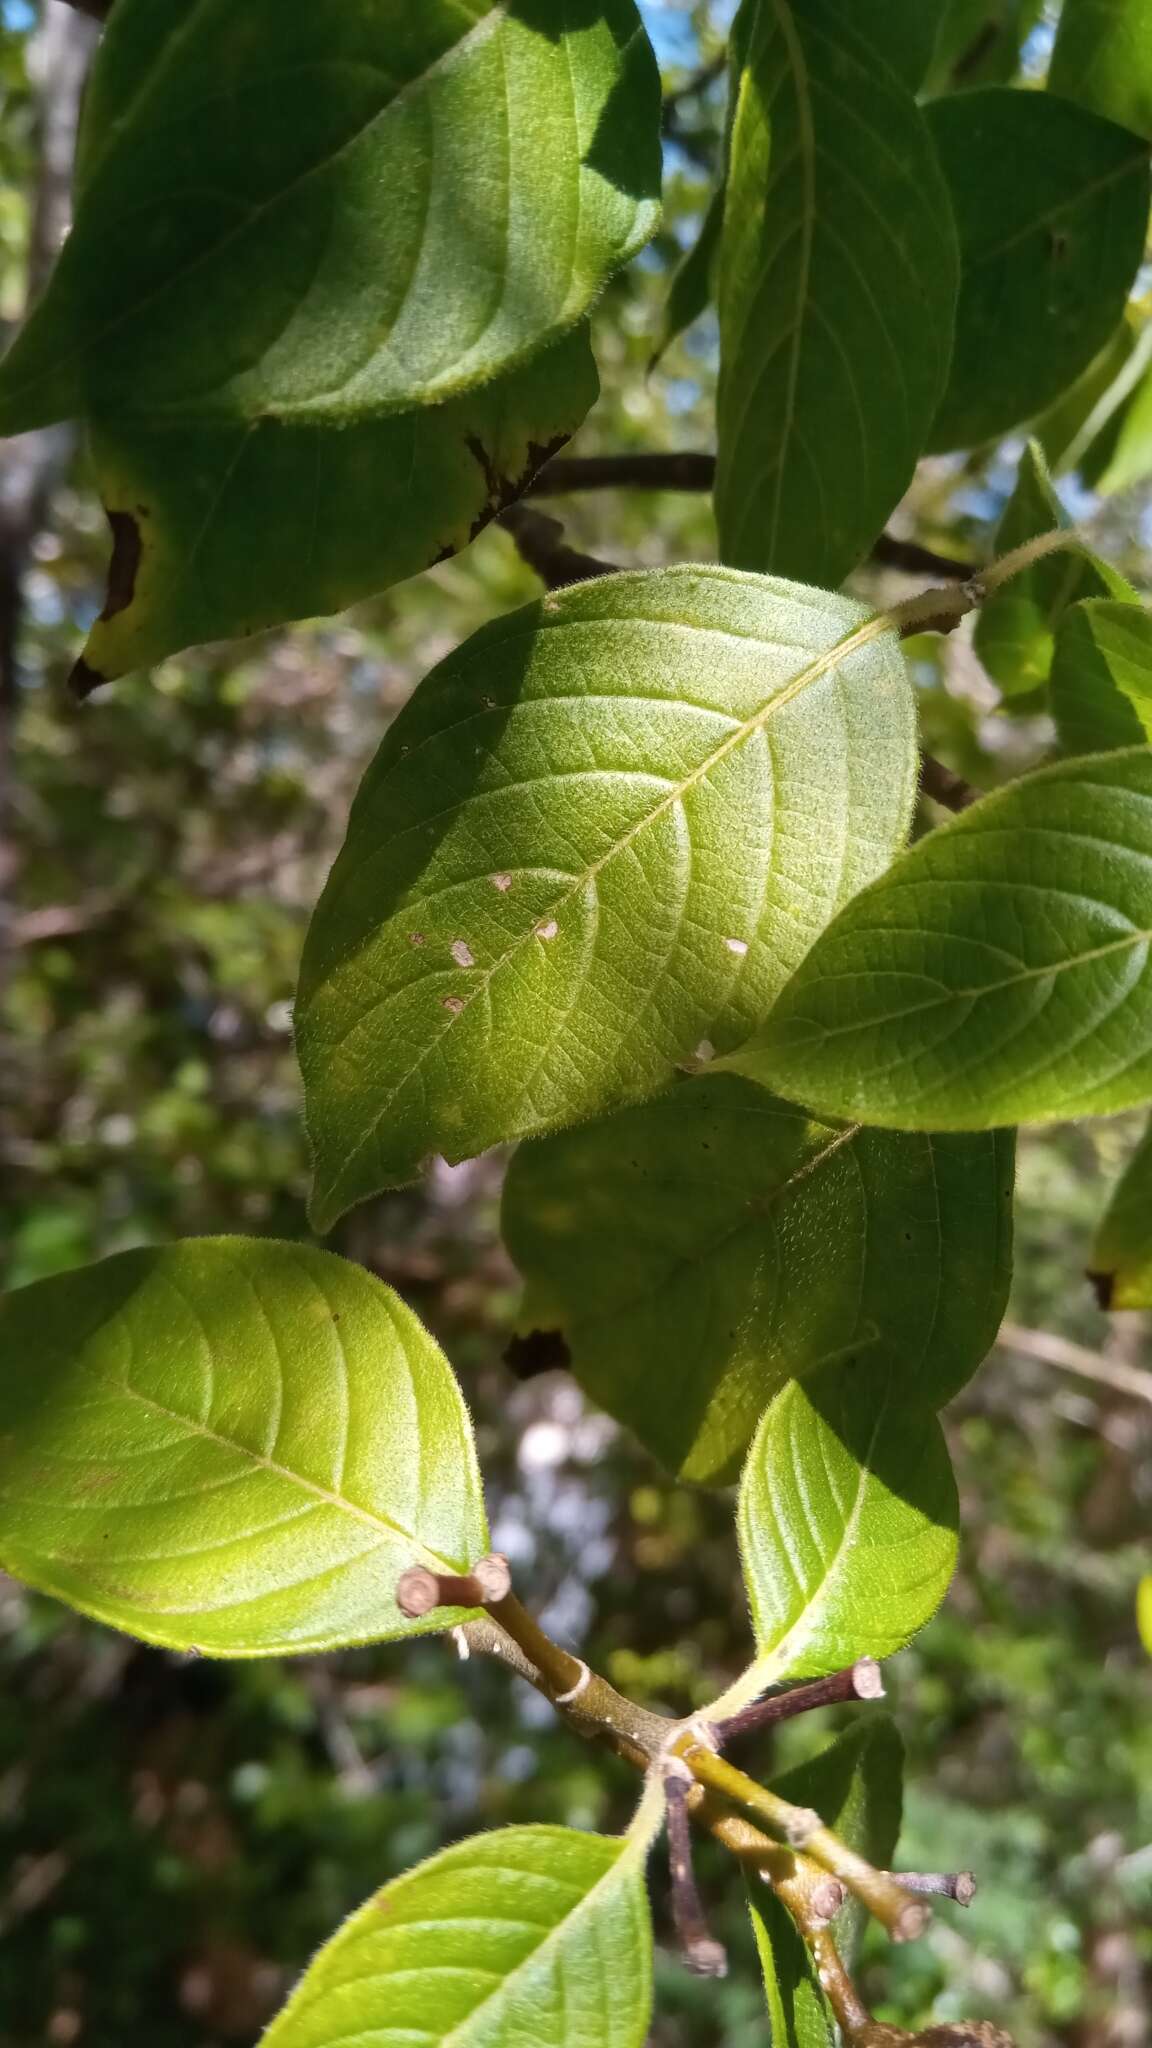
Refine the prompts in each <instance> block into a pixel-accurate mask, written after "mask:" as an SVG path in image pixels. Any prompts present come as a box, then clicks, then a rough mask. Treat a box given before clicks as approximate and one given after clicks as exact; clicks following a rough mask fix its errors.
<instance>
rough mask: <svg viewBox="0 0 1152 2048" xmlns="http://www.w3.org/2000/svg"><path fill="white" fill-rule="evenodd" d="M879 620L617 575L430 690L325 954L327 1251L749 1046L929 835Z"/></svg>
mask: <svg viewBox="0 0 1152 2048" xmlns="http://www.w3.org/2000/svg"><path fill="white" fill-rule="evenodd" d="M866 618H867V615H866V614H865V613H864V611H863V610H862V609H861V607H859V606H857V605H855V604H853V603H851V602H850V601H848V600H846V599H842V598H836V597H829V596H827V595H826V594H824V593H821V592H817V591H813V590H806V589H803V588H801V587H799V586H796V585H791V584H783V583H777V582H769V581H767V580H761V579H759V578H755V577H748V576H741V575H739V574H737V573H736V572H734V571H731V570H722V569H667V570H659V571H653V572H649V573H639V574H635V575H627V576H615V577H605V578H603V579H599V580H597V581H595V582H589V583H585V584H582V585H579V586H577V587H575V588H573V589H570V590H566V591H563V592H561V593H558V594H557V595H555V596H553V597H550V598H547V599H545V600H544V601H543V602H542V603H540V604H537V605H533V606H530V607H528V608H526V609H525V610H523V611H518V612H514V613H512V614H511V615H509V616H508V617H506V618H503V619H498V620H496V621H494V622H493V623H492V624H490V625H488V626H486V627H485V628H484V629H483V630H482V631H481V632H479V633H477V634H475V635H474V636H473V638H472V639H471V640H469V641H468V642H466V644H465V645H464V646H463V647H462V648H460V649H459V650H458V651H457V652H456V653H455V654H453V655H451V656H450V657H449V658H448V660H447V661H445V662H442V663H441V665H440V667H439V668H437V669H435V670H434V671H433V672H432V674H431V675H430V676H428V677H427V678H426V679H425V681H424V682H423V683H422V684H421V685H420V687H419V689H418V690H417V691H416V693H415V696H414V697H413V698H412V700H411V702H410V704H409V705H408V706H407V708H406V709H405V711H404V712H403V713H402V715H401V716H400V718H399V719H398V720H397V721H396V723H395V724H394V725H393V726H392V728H391V730H390V731H389V734H388V736H387V738H386V739H385V741H384V744H383V746H382V748H381V750H380V752H379V754H378V755H377V757H376V760H375V762H374V763H373V765H372V767H371V768H370V769H369V771H368V774H367V776H366V777H365V780H364V782H363V784H362V786H361V789H360V792H359V794H358V796H357V799H356V803H355V805H354V808H353V813H352V818H351V821H350V825H349V832H348V838H347V841H346V843H345V846H344V849H343V851H342V853H341V854H340V856H339V859H338V860H337V862H336V866H335V868H334V869H333V871H332V875H331V877H330V879H329V882H328V886H327V888H326V890H325V892H324V894H323V896H322V897H321V900H320V904H319V906H318V909H317V911H316V915H315V917H314V919H313V923H312V927H311V930H310V932H309V935H308V941H307V944H306V947H305V954H304V963H303V969H302V974H301V982H300V991H299V997H298V1001H297V1006H296V1016H295V1021H296V1036H297V1045H298V1049H299V1054H300V1061H301V1065H302V1067H303V1071H304V1079H305V1085H306V1093H307V1108H308V1120H309V1127H310V1130H311V1134H312V1140H313V1148H314V1152H315V1159H316V1181H315V1190H314V1195H313V1214H314V1217H315V1219H316V1222H317V1225H318V1227H319V1228H322V1229H323V1228H327V1227H329V1226H330V1225H331V1224H332V1223H333V1222H334V1221H335V1219H336V1217H337V1216H339V1215H340V1214H341V1212H342V1211H343V1210H344V1209H346V1208H348V1207H349V1206H350V1205H351V1204H352V1203H353V1202H356V1201H358V1200H360V1199H362V1198H363V1197H364V1196H366V1195H369V1194H371V1193H373V1192H374V1191H376V1190H377V1189H379V1188H382V1187H387V1186H392V1185H395V1184H397V1183H400V1182H403V1181H405V1180H410V1179H411V1178H412V1177H413V1176H414V1175H415V1174H416V1173H417V1172H418V1170H419V1168H420V1165H421V1162H422V1161H423V1160H424V1159H425V1158H426V1157H427V1156H428V1154H429V1153H435V1152H443V1153H444V1154H445V1155H446V1156H447V1157H448V1158H450V1159H454V1160H458V1159H462V1158H466V1157H469V1156H471V1155H473V1154H475V1153H477V1152H479V1151H481V1150H483V1149H484V1148H485V1147H486V1146H488V1145H492V1144H495V1143H497V1142H498V1141H500V1140H503V1139H507V1138H514V1137H522V1136H529V1135H533V1134H537V1133H541V1132H543V1131H546V1130H548V1129H552V1128H556V1127H558V1126H560V1125H563V1124H566V1123H572V1122H575V1121H577V1120H578V1119H579V1118H581V1117H587V1116H593V1115H596V1114H599V1113H602V1112H604V1111H605V1110H607V1109H609V1108H613V1107H616V1106H620V1105H623V1104H624V1103H626V1102H629V1101H635V1100H639V1099H642V1098H643V1097H645V1096H647V1095H652V1094H654V1093H656V1092H657V1091H658V1090H659V1089H660V1088H661V1087H662V1086H663V1085H664V1084H665V1083H666V1082H667V1081H668V1080H669V1079H670V1078H671V1075H672V1073H673V1072H674V1070H675V1068H676V1066H677V1064H678V1063H679V1062H680V1061H682V1060H683V1059H684V1058H685V1057H686V1056H688V1055H690V1054H692V1053H693V1051H694V1050H695V1049H696V1047H697V1046H698V1045H699V1044H700V1043H701V1041H703V1040H704V1039H708V1040H709V1041H710V1042H711V1043H712V1044H713V1045H715V1046H717V1047H721V1048H725V1047H730V1046H733V1045H736V1044H738V1043H739V1042H740V1041H741V1040H742V1039H744V1038H746V1037H747V1036H748V1034H749V1032H750V1031H751V1030H752V1029H753V1028H754V1026H755V1025H756V1024H757V1023H758V1022H759V1021H760V1020H761V1019H762V1018H763V1017H764V1016H765V1015H766V1014H767V1011H768V1010H769V1008H770V1007H771V1004H772V1002H773V1000H774V999H775V997H776V996H777V995H778V994H779V992H780V990H781V988H782V987H783V984H784V982H785V980H786V978H787V976H788V974H789V973H790V972H791V971H792V969H793V968H794V967H795V966H797V965H798V964H799V962H800V960H801V959H802V958H803V956H804V954H805V952H806V951H807V949H808V947H809V946H810V945H811V943H812V941H813V939H814V938H815V937H816V935H817V933H818V932H819V931H820V930H821V929H822V928H823V926H824V924H825V923H826V922H827V920H828V918H829V917H830V916H831V915H832V913H833V911H834V910H835V908H836V907H837V906H838V905H839V904H841V903H843V902H845V901H846V900H847V899H848V898H849V897H850V896H851V895H853V894H854V893H855V891H856V890H857V889H859V888H861V887H862V886H863V885H864V883H865V882H867V881H869V880H871V879H872V877H873V876H874V875H876V874H877V873H879V872H880V871H881V870H882V869H883V868H884V867H885V866H886V865H887V863H888V861H889V860H890V858H891V856H892V854H893V852H894V851H895V850H896V848H897V847H898V846H899V845H900V843H901V842H902V839H903V837H904V834H905V831H906V829H907V823H908V818H909V812H910V805H911V801H912V795H913V790H914V785H915V773H916V767H915V747H914V734H913V725H912V706H911V701H910V691H909V685H908V678H907V672H906V669H905V666H904V662H903V660H902V657H901V654H900V649H899V644H898V642H897V640H896V638H895V636H894V635H892V634H891V633H889V632H887V631H882V630H880V629H879V628H878V626H877V624H876V622H875V621H873V622H872V623H871V624H868V623H865V622H866Z"/></svg>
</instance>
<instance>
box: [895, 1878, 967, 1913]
mask: <svg viewBox="0 0 1152 2048" xmlns="http://www.w3.org/2000/svg"><path fill="white" fill-rule="evenodd" d="M886 1874H887V1875H888V1876H889V1877H894V1878H895V1880H896V1882H897V1884H902V1885H903V1887H904V1889H905V1891H906V1892H919V1893H920V1894H921V1896H923V1897H927V1898H933V1899H955V1901H956V1904H957V1905H958V1906H970V1905H971V1904H972V1901H973V1899H974V1898H975V1897H976V1891H977V1885H976V1879H975V1877H974V1876H973V1874H972V1872H971V1871H970V1870H953V1871H951V1872H948V1871H942V1870H889V1871H888V1872H887V1873H886Z"/></svg>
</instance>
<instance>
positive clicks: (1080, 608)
mask: <svg viewBox="0 0 1152 2048" xmlns="http://www.w3.org/2000/svg"><path fill="white" fill-rule="evenodd" d="M1052 715H1053V717H1054V718H1055V720H1056V729H1057V731H1058V732H1059V734H1060V740H1061V744H1062V745H1063V746H1064V747H1065V748H1066V750H1067V751H1068V753H1070V754H1093V753H1103V752H1105V751H1106V750H1110V749H1112V748H1115V747H1129V746H1132V745H1135V744H1138V743H1139V742H1140V741H1143V740H1152V614H1149V613H1148V612H1147V611H1145V610H1144V608H1143V606H1142V605H1139V604H1116V603H1106V602H1104V601H1103V600H1100V599H1097V600H1094V601H1092V602H1089V603H1087V604H1078V605H1076V606H1074V607H1073V609H1072V610H1071V611H1070V612H1069V613H1068V614H1067V615H1066V617H1065V618H1064V619H1063V620H1062V622H1061V625H1060V630H1059V633H1058V634H1057V636H1056V655H1055V659H1054V661H1053V664H1052Z"/></svg>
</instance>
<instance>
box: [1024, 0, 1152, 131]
mask: <svg viewBox="0 0 1152 2048" xmlns="http://www.w3.org/2000/svg"><path fill="white" fill-rule="evenodd" d="M1048 86H1049V90H1050V91H1051V92H1058V93H1063V95H1064V97H1065V98H1066V99H1070V100H1079V102H1080V104H1081V106H1084V107H1091V108H1092V111H1093V112H1094V113H1096V114H1105V115H1107V118H1108V119H1109V120H1110V121H1118V122H1119V123H1120V125H1121V126H1122V127H1124V128H1132V129H1134V130H1135V132H1136V133H1137V134H1138V135H1146V136H1148V137H1149V138H1150V139H1152V34H1150V33H1149V19H1148V0H1064V5H1063V7H1062V8H1061V10H1060V26H1059V29H1058V31H1057V35H1056V46H1055V48H1054V50H1053V52H1052V64H1051V68H1050V70H1049V73H1048Z"/></svg>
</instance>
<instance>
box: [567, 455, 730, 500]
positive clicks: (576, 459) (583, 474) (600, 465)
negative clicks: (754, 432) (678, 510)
mask: <svg viewBox="0 0 1152 2048" xmlns="http://www.w3.org/2000/svg"><path fill="white" fill-rule="evenodd" d="M715 480H716V457H715V456H714V455H707V454H697V453H694V452H693V451H692V450H690V449H686V448H682V449H673V450H671V451H670V452H668V453H659V454H651V455H649V454H644V453H641V452H640V451H636V452H634V453H630V454H625V455H554V456H553V457H552V460H551V462H548V463H545V465H544V468H543V469H542V470H540V471H539V473H538V474H537V475H536V476H535V477H533V479H532V482H531V483H530V484H529V486H528V493H527V494H528V496H529V497H530V498H551V497H558V496H565V497H566V496H567V495H568V494H569V493H570V492H574V491H611V490H639V491H710V490H711V489H712V485H713V483H714V482H715Z"/></svg>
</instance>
